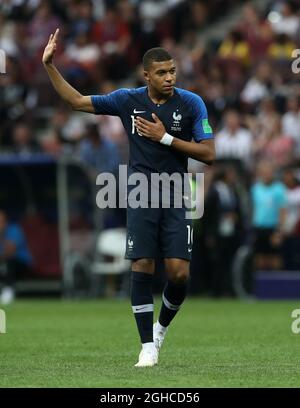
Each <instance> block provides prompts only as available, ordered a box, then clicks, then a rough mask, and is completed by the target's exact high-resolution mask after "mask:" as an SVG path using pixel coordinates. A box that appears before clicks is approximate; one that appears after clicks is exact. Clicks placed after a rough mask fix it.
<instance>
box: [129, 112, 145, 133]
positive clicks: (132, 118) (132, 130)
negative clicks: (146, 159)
mask: <svg viewBox="0 0 300 408" xmlns="http://www.w3.org/2000/svg"><path fill="white" fill-rule="evenodd" d="M130 117H131V133H132V134H133V135H134V134H135V130H136V129H135V124H134V119H135V117H134V115H130ZM136 132H137V134H138V135H139V136H143V135H142V134H141V133H139V132H138V131H136Z"/></svg>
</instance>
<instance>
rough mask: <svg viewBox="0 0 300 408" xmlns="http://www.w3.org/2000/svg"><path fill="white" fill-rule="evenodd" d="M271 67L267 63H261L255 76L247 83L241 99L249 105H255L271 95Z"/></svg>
mask: <svg viewBox="0 0 300 408" xmlns="http://www.w3.org/2000/svg"><path fill="white" fill-rule="evenodd" d="M271 71H272V69H271V66H270V64H269V63H267V62H261V63H260V64H259V65H258V66H257V68H256V70H255V72H254V75H253V76H252V77H251V78H250V79H249V80H248V81H247V83H246V85H245V87H244V89H243V90H242V93H241V99H242V101H243V102H245V103H247V104H255V103H257V102H259V101H261V100H262V99H263V98H265V97H267V96H268V95H269V82H270V75H271Z"/></svg>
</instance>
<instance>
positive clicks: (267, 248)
mask: <svg viewBox="0 0 300 408" xmlns="http://www.w3.org/2000/svg"><path fill="white" fill-rule="evenodd" d="M251 201H252V207H253V216H252V225H253V228H254V235H255V242H254V253H255V267H256V269H275V270H276V269H281V268H282V265H283V264H282V256H281V245H282V242H283V238H284V234H283V228H284V227H283V226H284V224H285V220H286V207H287V192H286V188H285V187H284V185H283V184H282V183H281V182H279V181H277V180H276V179H275V177H274V166H273V165H272V164H271V163H270V162H266V161H265V162H261V163H260V165H259V167H258V180H257V181H256V182H255V183H254V185H253V186H252V188H251Z"/></svg>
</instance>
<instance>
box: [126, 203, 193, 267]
mask: <svg viewBox="0 0 300 408" xmlns="http://www.w3.org/2000/svg"><path fill="white" fill-rule="evenodd" d="M185 215H186V209H185V208H184V207H183V208H134V209H133V208H130V207H128V208H127V240H126V255H125V258H126V259H140V258H153V259H158V258H181V259H186V260H188V261H190V260H191V256H192V246H193V229H192V220H191V219H186V217H185Z"/></svg>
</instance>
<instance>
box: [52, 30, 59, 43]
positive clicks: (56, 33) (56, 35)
mask: <svg viewBox="0 0 300 408" xmlns="http://www.w3.org/2000/svg"><path fill="white" fill-rule="evenodd" d="M58 33H59V28H57V29H56V30H55V33H54V36H53V39H52V41H53V42H55V41H56V40H57V37H58Z"/></svg>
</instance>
